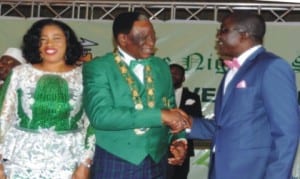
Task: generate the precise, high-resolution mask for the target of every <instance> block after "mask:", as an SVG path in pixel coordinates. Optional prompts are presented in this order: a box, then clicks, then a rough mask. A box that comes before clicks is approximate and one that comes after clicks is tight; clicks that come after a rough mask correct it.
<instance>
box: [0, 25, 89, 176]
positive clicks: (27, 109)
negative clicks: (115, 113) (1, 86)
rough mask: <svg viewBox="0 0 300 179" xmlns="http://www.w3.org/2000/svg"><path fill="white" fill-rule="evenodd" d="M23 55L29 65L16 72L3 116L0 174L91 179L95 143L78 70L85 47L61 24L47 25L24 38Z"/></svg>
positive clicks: (0, 116)
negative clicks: (83, 99)
mask: <svg viewBox="0 0 300 179" xmlns="http://www.w3.org/2000/svg"><path fill="white" fill-rule="evenodd" d="M22 50H23V54H24V57H25V59H26V60H27V61H28V62H29V63H28V64H23V65H20V66H17V67H16V68H14V69H13V71H12V74H11V80H10V82H9V84H8V90H7V93H6V94H5V99H4V102H3V107H2V109H1V111H0V126H1V129H0V135H1V136H0V139H1V144H0V149H1V150H0V152H1V155H2V158H3V159H5V162H3V163H2V164H1V165H0V174H2V177H5V176H4V172H5V175H6V176H8V178H18V179H19V178H22V179H23V178H26V179H28V178H30V179H33V178H34V179H35V178H36V179H41V178H47V179H54V178H55V179H66V178H73V179H79V178H88V175H89V167H90V165H91V158H92V157H93V153H94V143H95V137H94V135H93V130H92V129H91V128H90V127H88V126H89V123H88V120H87V118H86V116H85V114H84V112H83V108H82V90H83V87H82V74H81V67H79V66H76V65H75V64H76V62H77V61H78V60H79V57H80V56H81V53H82V46H81V44H80V43H79V42H78V40H77V37H76V35H75V33H74V32H73V30H72V29H71V28H70V27H69V26H67V25H66V24H64V23H63V22H61V21H57V20H52V19H43V20H39V21H37V22H35V23H34V24H33V25H32V26H31V28H30V29H29V30H28V31H27V33H26V34H25V35H24V37H23V46H22ZM1 169H2V170H1ZM0 178H1V175H0Z"/></svg>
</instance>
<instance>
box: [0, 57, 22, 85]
mask: <svg viewBox="0 0 300 179" xmlns="http://www.w3.org/2000/svg"><path fill="white" fill-rule="evenodd" d="M19 64H20V62H19V61H17V60H16V59H14V58H12V57H10V56H2V57H1V58H0V80H3V81H4V80H5V79H6V77H7V75H8V73H9V72H10V71H11V69H12V68H13V67H15V66H17V65H19Z"/></svg>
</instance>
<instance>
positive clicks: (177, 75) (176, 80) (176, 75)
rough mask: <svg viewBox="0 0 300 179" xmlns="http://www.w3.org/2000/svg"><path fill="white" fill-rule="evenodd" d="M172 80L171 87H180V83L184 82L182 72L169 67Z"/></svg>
mask: <svg viewBox="0 0 300 179" xmlns="http://www.w3.org/2000/svg"><path fill="white" fill-rule="evenodd" d="M170 71H171V75H172V80H173V87H174V88H175V89H177V88H180V87H181V85H182V83H183V82H184V80H185V78H184V74H183V73H182V71H181V70H180V69H179V68H176V67H171V68H170Z"/></svg>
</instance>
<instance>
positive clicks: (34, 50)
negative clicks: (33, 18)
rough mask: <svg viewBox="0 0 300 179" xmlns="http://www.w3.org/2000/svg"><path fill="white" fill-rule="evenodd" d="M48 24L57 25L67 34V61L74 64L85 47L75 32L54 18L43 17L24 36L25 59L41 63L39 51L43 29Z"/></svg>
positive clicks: (33, 62)
mask: <svg viewBox="0 0 300 179" xmlns="http://www.w3.org/2000/svg"><path fill="white" fill-rule="evenodd" d="M48 25H55V26H57V27H59V28H60V29H62V31H63V32H64V34H65V36H66V41H67V42H66V43H67V49H66V61H65V63H66V64H68V65H73V64H75V63H76V61H78V60H79V57H80V56H81V55H82V53H83V47H82V45H81V44H80V42H79V41H78V39H77V36H76V34H75V32H74V31H73V30H72V29H71V28H70V27H69V26H68V25H67V24H65V23H64V22H61V21H58V20H53V19H42V20H39V21H37V22H35V23H34V24H33V25H32V26H31V27H30V28H29V29H28V31H27V32H26V34H25V35H24V36H23V43H22V51H23V55H24V57H25V59H26V60H27V61H28V62H30V63H32V64H35V63H41V62H42V59H41V56H40V52H39V47H40V38H41V32H42V29H43V28H44V27H45V26H48Z"/></svg>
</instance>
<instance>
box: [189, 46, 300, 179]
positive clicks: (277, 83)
mask: <svg viewBox="0 0 300 179" xmlns="http://www.w3.org/2000/svg"><path fill="white" fill-rule="evenodd" d="M241 81H245V83H246V87H245V88H238V87H237V85H238V84H239V83H240V82H241ZM223 83H224V78H223V80H222V82H221V84H220V87H219V90H218V93H217V97H216V103H215V120H194V121H195V122H194V123H193V126H192V132H191V133H190V136H189V137H191V138H204V139H206V138H212V139H213V146H215V149H216V150H215V160H214V163H213V166H211V167H214V169H215V173H216V176H215V178H217V179H288V178H290V177H291V170H292V166H293V160H294V157H295V153H296V149H297V146H298V138H299V129H300V128H299V127H300V123H299V110H298V104H297V88H296V85H295V75H294V72H293V70H292V69H291V68H290V65H289V64H288V63H287V62H286V61H284V60H283V59H281V58H280V57H278V56H276V55H274V54H272V53H269V52H266V51H265V49H264V48H259V49H258V50H256V51H255V52H254V53H253V54H252V55H251V56H250V57H249V58H248V59H247V60H246V61H245V63H244V64H243V65H242V66H241V68H240V69H239V71H238V72H237V74H236V75H235V76H234V78H233V79H232V81H231V82H230V83H229V84H228V86H227V89H226V93H225V94H224V95H223ZM210 178H213V177H210Z"/></svg>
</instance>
